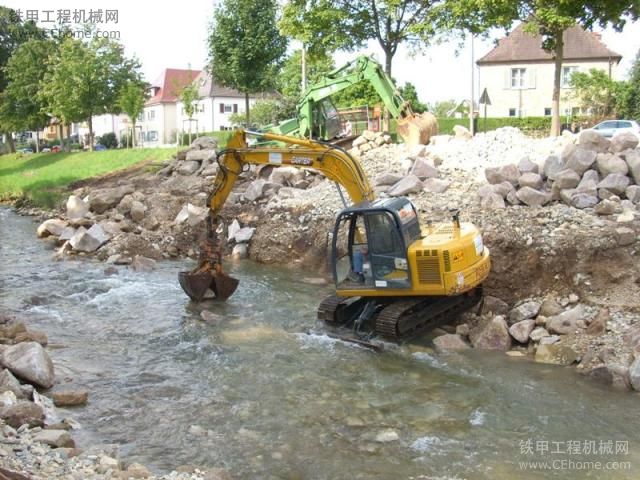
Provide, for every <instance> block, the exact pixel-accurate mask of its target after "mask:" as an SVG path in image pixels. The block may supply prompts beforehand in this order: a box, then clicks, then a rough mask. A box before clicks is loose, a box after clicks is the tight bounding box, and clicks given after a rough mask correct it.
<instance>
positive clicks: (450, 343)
mask: <svg viewBox="0 0 640 480" xmlns="http://www.w3.org/2000/svg"><path fill="white" fill-rule="evenodd" d="M433 346H434V347H435V349H436V350H437V351H438V352H457V351H461V350H469V349H470V348H471V347H470V346H469V344H468V343H467V342H465V341H464V339H463V338H462V337H461V336H460V335H458V334H457V333H447V334H446V335H440V336H439V337H436V338H434V340H433Z"/></svg>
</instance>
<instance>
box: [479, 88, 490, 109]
mask: <svg viewBox="0 0 640 480" xmlns="http://www.w3.org/2000/svg"><path fill="white" fill-rule="evenodd" d="M478 103H479V104H481V105H482V104H484V105H491V99H490V98H489V94H488V93H487V89H486V88H485V89H484V90H483V91H482V95H480V100H478Z"/></svg>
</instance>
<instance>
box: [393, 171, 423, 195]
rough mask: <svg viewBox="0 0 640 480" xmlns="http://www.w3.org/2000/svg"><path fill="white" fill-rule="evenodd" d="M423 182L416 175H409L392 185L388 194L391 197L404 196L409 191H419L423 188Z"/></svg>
mask: <svg viewBox="0 0 640 480" xmlns="http://www.w3.org/2000/svg"><path fill="white" fill-rule="evenodd" d="M422 187H423V184H422V182H421V181H420V179H419V178H418V177H416V176H415V175H408V176H406V177H404V178H403V179H402V180H400V181H399V182H398V183H396V184H395V185H394V186H392V187H391V188H390V189H389V191H387V194H388V195H389V196H391V197H402V196H404V195H407V194H409V193H418V192H420V191H421V190H422Z"/></svg>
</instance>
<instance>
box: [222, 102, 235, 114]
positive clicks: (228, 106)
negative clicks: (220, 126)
mask: <svg viewBox="0 0 640 480" xmlns="http://www.w3.org/2000/svg"><path fill="white" fill-rule="evenodd" d="M231 112H233V105H231V104H225V106H224V113H231Z"/></svg>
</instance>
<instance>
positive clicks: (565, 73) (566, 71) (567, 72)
mask: <svg viewBox="0 0 640 480" xmlns="http://www.w3.org/2000/svg"><path fill="white" fill-rule="evenodd" d="M577 71H578V67H576V66H570V67H562V76H561V78H560V85H561V86H562V88H571V75H573V74H574V72H577Z"/></svg>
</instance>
